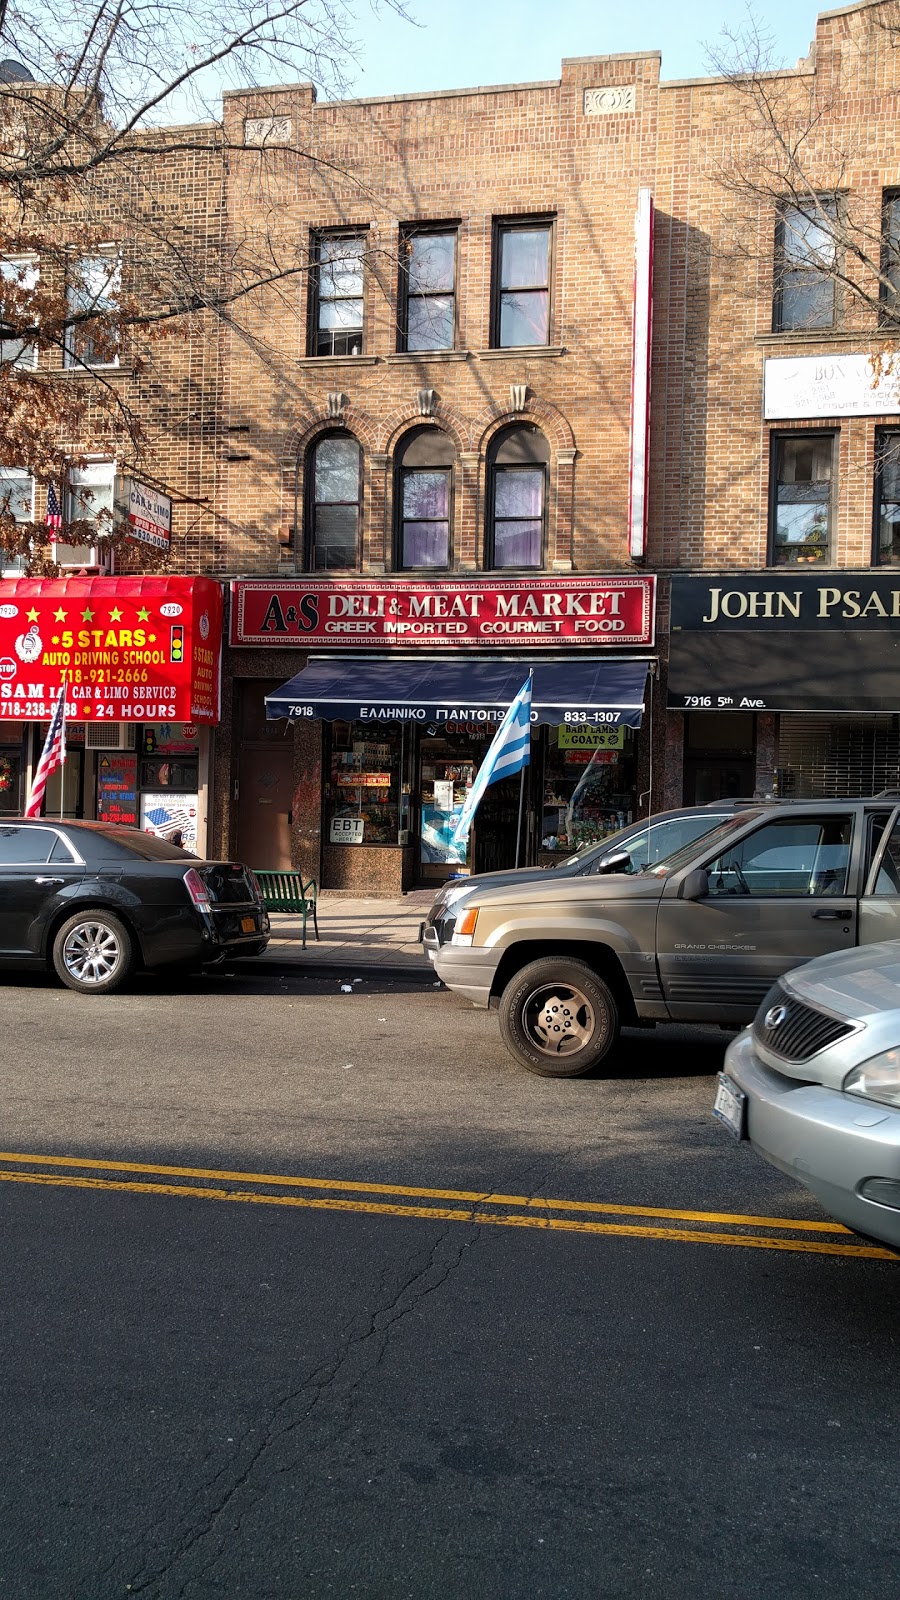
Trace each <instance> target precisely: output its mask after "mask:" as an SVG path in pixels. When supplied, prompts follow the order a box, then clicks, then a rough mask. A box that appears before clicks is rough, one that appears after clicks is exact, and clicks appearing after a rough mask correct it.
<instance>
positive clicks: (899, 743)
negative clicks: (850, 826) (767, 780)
mask: <svg viewBox="0 0 900 1600" xmlns="http://www.w3.org/2000/svg"><path fill="white" fill-rule="evenodd" d="M776 766H777V769H778V774H779V781H778V793H779V794H780V795H781V796H783V797H784V798H785V799H792V800H816V799H829V800H830V799H835V800H838V799H841V798H844V797H847V798H850V799H853V798H857V797H859V796H860V795H870V794H879V793H880V792H881V790H882V789H900V717H898V716H895V715H884V716H874V715H872V716H862V715H854V716H847V717H834V716H831V717H824V716H823V717H802V716H796V715H791V716H788V715H783V716H781V717H780V718H779V730H778V755H777V760H776Z"/></svg>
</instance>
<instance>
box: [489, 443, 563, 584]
mask: <svg viewBox="0 0 900 1600" xmlns="http://www.w3.org/2000/svg"><path fill="white" fill-rule="evenodd" d="M549 460H550V447H549V445H548V443H547V441H546V439H545V438H544V435H543V434H542V433H541V432H539V430H538V429H537V428H535V427H532V426H531V424H529V423H526V424H522V425H521V426H519V427H516V428H507V429H505V431H504V432H503V433H501V434H499V435H498V437H497V438H496V439H495V440H494V442H493V444H492V446H491V450H490V454H489V457H488V466H489V488H488V529H487V550H486V552H485V565H486V566H488V567H540V566H541V565H542V564H543V551H544V508H545V503H546V498H547V465H548V463H549Z"/></svg>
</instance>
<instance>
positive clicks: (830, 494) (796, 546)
mask: <svg viewBox="0 0 900 1600" xmlns="http://www.w3.org/2000/svg"><path fill="white" fill-rule="evenodd" d="M837 439H838V435H837V433H808V432H807V433H775V434H773V435H772V457H771V476H770V505H769V528H770V536H769V565H770V566H773V567H784V566H800V565H803V564H812V563H818V562H822V563H825V562H828V561H830V559H831V525H832V518H833V512H834V477H835V453H836V448H837Z"/></svg>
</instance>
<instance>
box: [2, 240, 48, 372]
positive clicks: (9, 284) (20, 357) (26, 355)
mask: <svg viewBox="0 0 900 1600" xmlns="http://www.w3.org/2000/svg"><path fill="white" fill-rule="evenodd" d="M39 277H40V267H39V264H38V261H37V259H36V257H34V256H6V257H5V258H4V259H2V260H0V365H3V366H6V365H7V364H8V365H10V366H14V367H36V366H37V345H34V344H29V343H28V341H27V340H26V339H21V338H19V337H18V332H17V330H18V329H19V328H21V327H22V324H23V321H24V320H25V318H26V316H27V315H28V296H29V295H30V294H32V293H33V292H34V290H35V289H36V288H37V285H38V279H39ZM7 317H8V319H9V320H8V321H7V320H5V318H7Z"/></svg>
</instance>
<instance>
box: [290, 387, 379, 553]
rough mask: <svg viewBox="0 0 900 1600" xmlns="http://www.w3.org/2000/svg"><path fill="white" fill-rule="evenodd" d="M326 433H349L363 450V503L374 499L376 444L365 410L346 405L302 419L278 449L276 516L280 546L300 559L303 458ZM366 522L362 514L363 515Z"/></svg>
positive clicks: (304, 487) (372, 427) (372, 424)
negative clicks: (279, 495)
mask: <svg viewBox="0 0 900 1600" xmlns="http://www.w3.org/2000/svg"><path fill="white" fill-rule="evenodd" d="M328 433H349V434H352V436H353V438H354V439H355V440H356V441H357V443H358V444H359V446H360V448H361V450H362V453H363V502H364V504H365V503H366V502H369V503H370V504H371V501H372V499H373V498H377V497H378V496H377V489H376V494H375V496H373V468H372V452H373V449H374V444H375V426H374V423H373V420H372V418H371V417H370V416H369V414H368V412H366V411H359V410H357V409H356V407H355V406H353V405H350V404H347V405H346V406H343V407H340V408H335V411H334V412H332V411H331V410H330V409H327V410H322V411H319V412H316V413H315V414H313V415H307V416H306V417H305V418H303V419H301V420H300V421H299V422H298V423H297V425H296V426H295V427H294V428H293V429H292V430H291V432H290V433H289V434H288V436H287V438H286V439H285V441H284V446H283V448H282V452H281V510H280V518H279V530H278V535H279V543H280V545H281V547H282V548H283V549H293V550H294V553H295V556H296V557H297V558H298V559H302V546H303V506H304V502H305V499H306V461H307V457H308V455H309V452H310V450H311V448H312V447H313V445H314V444H315V442H316V440H317V439H318V438H321V437H322V436H323V435H324V434H328ZM363 520H364V522H365V516H364V519H363Z"/></svg>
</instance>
